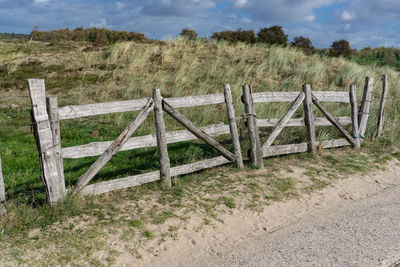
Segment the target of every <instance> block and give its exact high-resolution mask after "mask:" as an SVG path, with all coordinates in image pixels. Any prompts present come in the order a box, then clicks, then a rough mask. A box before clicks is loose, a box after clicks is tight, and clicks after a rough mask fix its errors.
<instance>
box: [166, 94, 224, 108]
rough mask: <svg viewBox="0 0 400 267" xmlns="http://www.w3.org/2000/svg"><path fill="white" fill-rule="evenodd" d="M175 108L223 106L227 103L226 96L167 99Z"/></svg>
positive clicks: (214, 95) (213, 95)
mask: <svg viewBox="0 0 400 267" xmlns="http://www.w3.org/2000/svg"><path fill="white" fill-rule="evenodd" d="M165 101H167V102H168V104H170V105H171V106H172V107H173V108H185V107H198V106H205V105H215V104H222V103H224V102H225V98H224V94H222V93H219V94H212V95H197V96H184V97H170V98H165Z"/></svg>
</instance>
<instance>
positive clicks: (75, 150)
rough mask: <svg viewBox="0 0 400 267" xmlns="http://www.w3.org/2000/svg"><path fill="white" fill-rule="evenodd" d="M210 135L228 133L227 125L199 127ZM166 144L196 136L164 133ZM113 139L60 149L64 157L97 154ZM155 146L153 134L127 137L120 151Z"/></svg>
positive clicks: (186, 131) (75, 157)
mask: <svg viewBox="0 0 400 267" xmlns="http://www.w3.org/2000/svg"><path fill="white" fill-rule="evenodd" d="M200 129H201V130H202V131H204V132H206V133H207V134H208V135H210V136H219V135H222V134H229V126H228V125H226V124H224V123H219V124H212V125H208V126H205V127H201V128H200ZM166 138H167V144H172V143H178V142H184V141H190V140H196V139H197V137H196V136H195V135H193V134H192V133H191V132H189V131H188V130H180V131H174V132H167V133H166ZM112 143H113V141H105V142H93V143H89V144H86V145H81V146H72V147H66V148H63V149H62V155H63V157H64V158H71V159H77V158H84V157H92V156H98V155H101V154H103V153H104V151H106V149H107V148H108V147H109V146H110V145H111V144H112ZM155 146H157V138H156V136H155V134H149V135H144V136H137V137H132V138H129V140H128V141H127V142H126V143H125V144H124V145H123V146H122V147H121V149H120V151H127V150H132V149H137V148H145V147H155Z"/></svg>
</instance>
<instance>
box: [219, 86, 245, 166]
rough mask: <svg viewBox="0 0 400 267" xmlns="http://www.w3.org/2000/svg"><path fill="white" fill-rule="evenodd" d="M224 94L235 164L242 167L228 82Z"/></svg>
mask: <svg viewBox="0 0 400 267" xmlns="http://www.w3.org/2000/svg"><path fill="white" fill-rule="evenodd" d="M224 95H225V104H226V109H227V112H228V119H229V129H230V132H231V137H232V142H233V149H234V152H235V156H236V165H237V166H238V168H239V169H242V168H243V157H242V151H241V149H240V141H239V134H238V128H237V125H236V116H235V109H234V107H233V101H232V91H231V87H230V85H229V84H225V85H224Z"/></svg>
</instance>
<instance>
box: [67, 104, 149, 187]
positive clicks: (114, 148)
mask: <svg viewBox="0 0 400 267" xmlns="http://www.w3.org/2000/svg"><path fill="white" fill-rule="evenodd" d="M153 107H154V105H153V99H152V98H150V99H149V100H148V102H147V104H146V105H145V106H144V107H143V108H142V110H141V111H140V112H139V114H138V115H137V116H136V118H135V119H134V120H133V121H132V122H131V123H129V125H128V126H127V127H126V128H125V130H124V131H123V132H122V133H121V134H120V135H119V136H118V138H117V139H116V140H115V141H114V142H113V143H112V144H111V145H110V147H108V148H107V150H106V151H105V152H104V153H103V154H102V155H101V156H100V157H99V158H98V159H97V160H96V161H95V162H94V163H93V164H92V165H91V166H90V168H89V170H88V171H87V172H86V173H84V174H83V175H82V176H81V177H80V178H79V179H78V182H77V183H76V185H75V187H74V189H73V193H78V192H79V191H81V190H82V188H83V187H85V186H86V185H87V184H88V183H89V182H90V180H92V179H93V177H94V176H95V175H96V174H97V173H98V172H99V170H100V169H101V168H103V166H104V165H105V164H106V163H107V162H108V161H109V160H110V159H111V158H112V156H114V155H115V154H116V153H117V152H118V151H119V150H120V149H121V147H122V146H123V144H124V143H125V142H126V141H128V139H129V137H131V136H132V134H133V133H134V132H135V131H136V129H137V128H138V127H139V126H140V124H142V123H143V121H144V120H145V119H146V118H147V116H148V115H149V113H150V111H152V110H153Z"/></svg>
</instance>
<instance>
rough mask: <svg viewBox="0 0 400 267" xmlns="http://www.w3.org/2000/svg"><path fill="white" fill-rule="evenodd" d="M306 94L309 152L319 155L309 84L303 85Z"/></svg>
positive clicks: (305, 112)
mask: <svg viewBox="0 0 400 267" xmlns="http://www.w3.org/2000/svg"><path fill="white" fill-rule="evenodd" d="M302 90H303V93H304V101H303V106H304V123H305V125H306V128H307V147H308V152H311V153H313V155H316V154H317V152H318V151H317V141H316V137H315V126H314V115H313V111H312V96H311V86H310V85H308V84H304V85H303V88H302Z"/></svg>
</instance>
